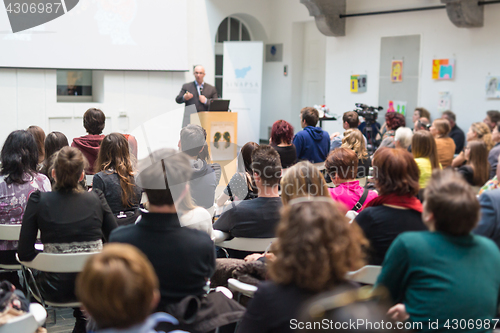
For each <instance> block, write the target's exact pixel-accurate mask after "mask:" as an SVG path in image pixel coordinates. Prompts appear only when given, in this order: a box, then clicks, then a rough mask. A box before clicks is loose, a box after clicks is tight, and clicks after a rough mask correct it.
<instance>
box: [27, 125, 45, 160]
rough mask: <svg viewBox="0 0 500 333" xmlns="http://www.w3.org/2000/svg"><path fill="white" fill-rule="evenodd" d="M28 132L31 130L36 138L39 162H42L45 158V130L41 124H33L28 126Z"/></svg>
mask: <svg viewBox="0 0 500 333" xmlns="http://www.w3.org/2000/svg"><path fill="white" fill-rule="evenodd" d="M27 131H28V132H30V133H31V134H32V135H33V137H34V138H35V142H36V146H37V148H38V163H42V161H43V160H44V159H45V147H44V144H45V132H44V131H43V129H42V128H41V127H39V126H35V125H32V126H30V127H28V129H27Z"/></svg>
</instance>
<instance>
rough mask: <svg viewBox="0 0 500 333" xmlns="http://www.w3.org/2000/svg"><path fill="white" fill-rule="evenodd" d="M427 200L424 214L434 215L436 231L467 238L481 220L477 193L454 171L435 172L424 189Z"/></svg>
mask: <svg viewBox="0 0 500 333" xmlns="http://www.w3.org/2000/svg"><path fill="white" fill-rule="evenodd" d="M424 198H425V201H424V214H425V213H426V212H429V213H432V214H433V215H434V221H435V228H436V231H441V232H444V233H447V234H451V235H454V236H465V235H468V234H469V233H470V232H471V230H472V229H474V227H475V226H476V224H477V222H478V221H479V213H480V212H479V208H480V206H479V202H478V200H477V198H476V194H475V193H474V191H473V190H472V188H471V187H470V186H469V184H467V182H466V181H465V180H464V178H463V177H461V176H460V175H459V174H458V173H457V172H456V171H454V170H453V169H445V170H443V171H440V170H435V171H434V172H433V173H432V177H431V180H430V181H429V183H428V184H427V187H426V188H425V193H424Z"/></svg>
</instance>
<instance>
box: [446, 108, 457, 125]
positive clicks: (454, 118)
mask: <svg viewBox="0 0 500 333" xmlns="http://www.w3.org/2000/svg"><path fill="white" fill-rule="evenodd" d="M443 116H446V117H448V118H450V119H451V120H453V122H454V123H455V122H457V116H456V115H455V113H453V111H451V110H446V111H444V112H443Z"/></svg>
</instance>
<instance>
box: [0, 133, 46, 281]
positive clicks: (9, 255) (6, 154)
mask: <svg viewBox="0 0 500 333" xmlns="http://www.w3.org/2000/svg"><path fill="white" fill-rule="evenodd" d="M0 161H1V169H0V223H1V224H20V223H21V221H22V219H23V215H24V212H25V210H26V204H27V202H28V199H29V198H30V195H31V194H32V193H33V192H35V191H37V190H39V191H42V192H46V191H50V190H51V186H50V181H49V179H48V178H47V177H45V176H44V175H42V174H39V173H37V172H36V169H37V163H38V149H37V145H36V142H35V138H34V137H33V135H31V134H30V133H28V131H23V130H20V131H14V132H12V133H10V134H9V136H8V137H7V139H6V140H5V142H4V144H3V147H2V151H1V153H0ZM16 249H17V242H16V241H0V263H2V264H6V265H17V264H18V262H17V260H16ZM4 279H5V280H9V281H10V282H11V283H12V284H14V285H16V286H17V287H18V288H19V287H20V285H19V278H18V276H17V272H4V273H0V280H4Z"/></svg>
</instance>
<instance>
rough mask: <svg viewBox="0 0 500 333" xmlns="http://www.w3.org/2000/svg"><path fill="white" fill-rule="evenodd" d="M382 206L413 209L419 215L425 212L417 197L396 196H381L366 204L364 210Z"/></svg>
mask: <svg viewBox="0 0 500 333" xmlns="http://www.w3.org/2000/svg"><path fill="white" fill-rule="evenodd" d="M381 205H392V206H398V207H403V208H408V209H413V210H415V211H417V212H419V213H422V211H423V210H424V209H423V206H422V203H421V202H420V200H418V199H417V198H416V197H410V196H399V195H395V194H387V195H379V196H378V197H376V198H374V199H372V200H370V201H369V202H367V203H366V204H364V206H363V209H365V208H366V207H375V206H381Z"/></svg>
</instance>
